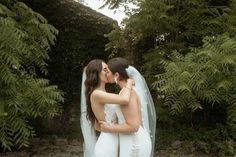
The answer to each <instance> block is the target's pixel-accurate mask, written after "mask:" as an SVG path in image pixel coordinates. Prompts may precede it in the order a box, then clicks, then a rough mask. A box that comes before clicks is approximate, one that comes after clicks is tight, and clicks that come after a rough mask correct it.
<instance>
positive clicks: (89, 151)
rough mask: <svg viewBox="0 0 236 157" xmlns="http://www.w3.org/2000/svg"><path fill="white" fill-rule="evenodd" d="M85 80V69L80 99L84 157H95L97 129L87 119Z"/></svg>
mask: <svg viewBox="0 0 236 157" xmlns="http://www.w3.org/2000/svg"><path fill="white" fill-rule="evenodd" d="M85 80H86V73H85V68H84V71H83V77H82V85H81V97H80V98H81V99H80V105H81V106H80V107H81V117H80V125H81V129H82V133H83V137H84V147H83V151H84V157H93V156H94V154H93V153H94V147H95V144H96V141H97V137H96V133H95V129H94V128H93V127H92V125H91V123H90V121H89V120H88V119H87V117H86V115H87V103H86V97H85V84H84V83H85Z"/></svg>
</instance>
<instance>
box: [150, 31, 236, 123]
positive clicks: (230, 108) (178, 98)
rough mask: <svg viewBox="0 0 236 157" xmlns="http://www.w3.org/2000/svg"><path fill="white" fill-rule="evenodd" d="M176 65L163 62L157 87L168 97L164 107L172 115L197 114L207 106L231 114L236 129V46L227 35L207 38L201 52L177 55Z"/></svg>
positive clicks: (228, 115) (229, 119) (174, 56)
mask: <svg viewBox="0 0 236 157" xmlns="http://www.w3.org/2000/svg"><path fill="white" fill-rule="evenodd" d="M171 60H172V61H162V64H163V65H164V69H165V73H163V74H158V75H157V76H156V77H157V81H155V82H154V83H153V86H154V87H159V88H160V89H161V91H162V92H164V94H165V95H166V98H165V102H164V105H166V106H168V107H170V110H171V113H172V114H183V113H184V112H194V111H196V110H199V109H202V108H204V107H205V106H206V105H212V106H214V105H218V106H219V105H221V106H222V107H223V108H226V110H227V123H228V124H230V125H232V126H234V127H235V125H236V110H235V98H236V97H235V92H236V86H235V83H234V81H235V80H236V42H235V39H234V38H229V37H228V36H227V35H222V36H219V37H206V38H205V39H204V44H203V47H202V48H201V49H193V50H192V52H191V53H188V54H187V55H186V56H182V55H181V54H179V53H177V52H175V53H173V54H172V56H171Z"/></svg>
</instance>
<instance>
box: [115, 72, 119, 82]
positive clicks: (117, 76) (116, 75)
mask: <svg viewBox="0 0 236 157" xmlns="http://www.w3.org/2000/svg"><path fill="white" fill-rule="evenodd" d="M119 77H120V74H119V73H118V72H116V73H115V74H114V78H116V79H117V80H119Z"/></svg>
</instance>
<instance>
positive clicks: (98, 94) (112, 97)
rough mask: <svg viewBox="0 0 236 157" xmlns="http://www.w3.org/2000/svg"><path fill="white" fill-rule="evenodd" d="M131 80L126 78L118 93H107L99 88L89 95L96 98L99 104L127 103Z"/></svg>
mask: <svg viewBox="0 0 236 157" xmlns="http://www.w3.org/2000/svg"><path fill="white" fill-rule="evenodd" d="M132 85H133V80H132V79H128V80H127V85H126V87H125V88H124V89H123V91H122V93H121V94H120V95H118V94H113V93H107V92H104V91H100V90H95V91H94V92H93V93H92V95H91V97H92V99H93V100H96V102H98V103H99V104H119V105H127V104H128V103H129V100H130V95H131V90H132Z"/></svg>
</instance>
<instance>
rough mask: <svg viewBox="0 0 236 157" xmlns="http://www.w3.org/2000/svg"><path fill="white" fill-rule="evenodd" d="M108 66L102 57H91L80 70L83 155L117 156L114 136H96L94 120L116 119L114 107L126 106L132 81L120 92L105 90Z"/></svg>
mask: <svg viewBox="0 0 236 157" xmlns="http://www.w3.org/2000/svg"><path fill="white" fill-rule="evenodd" d="M107 71H108V67H107V65H106V64H105V63H104V62H103V61H102V60H98V59H95V60H92V61H90V62H89V64H88V65H87V66H86V70H85V72H86V74H85V73H83V79H82V88H81V89H82V90H81V128H82V133H83V136H84V157H118V135H117V134H116V133H105V132H101V134H100V136H99V138H98V139H97V138H96V134H95V130H94V128H95V127H96V124H97V122H98V121H105V122H106V123H108V124H112V123H115V121H116V107H117V106H118V105H112V104H119V105H127V104H128V103H129V100H130V94H131V89H132V84H133V81H132V80H131V79H128V80H127V84H126V86H124V88H123V89H122V94H120V95H117V94H111V93H107V92H106V91H105V84H106V83H108V80H107V76H106V74H107Z"/></svg>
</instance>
